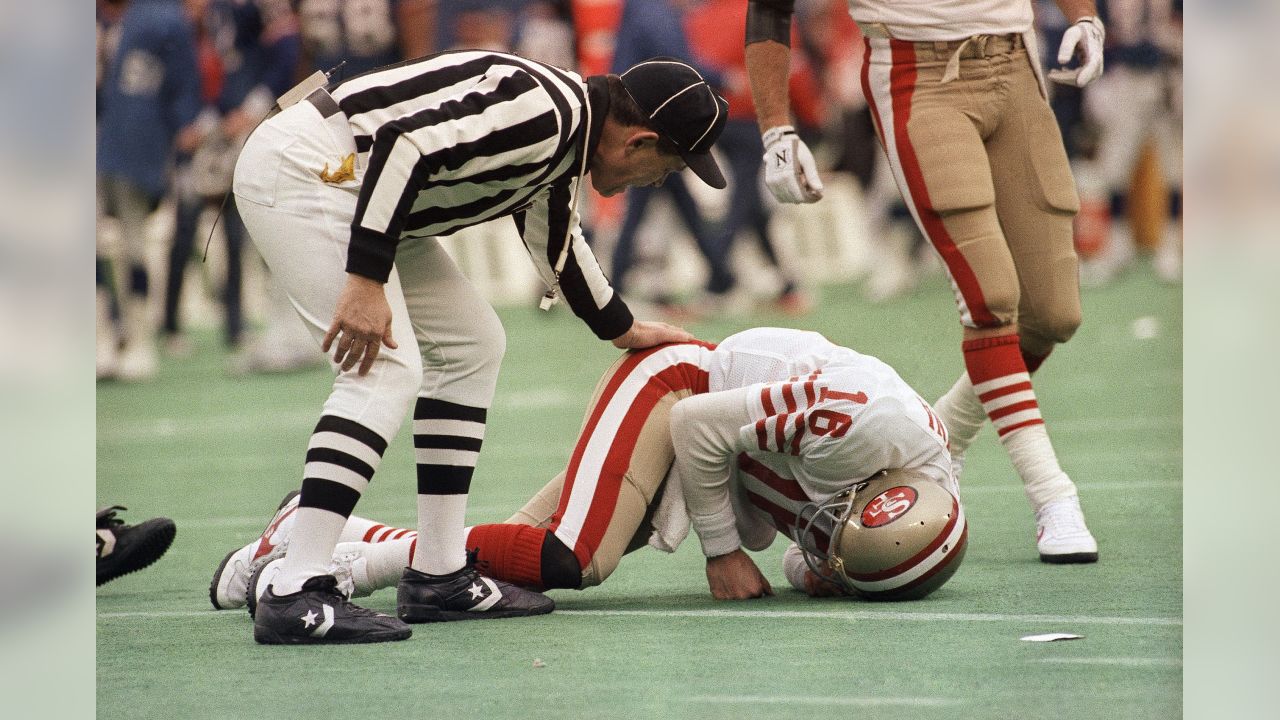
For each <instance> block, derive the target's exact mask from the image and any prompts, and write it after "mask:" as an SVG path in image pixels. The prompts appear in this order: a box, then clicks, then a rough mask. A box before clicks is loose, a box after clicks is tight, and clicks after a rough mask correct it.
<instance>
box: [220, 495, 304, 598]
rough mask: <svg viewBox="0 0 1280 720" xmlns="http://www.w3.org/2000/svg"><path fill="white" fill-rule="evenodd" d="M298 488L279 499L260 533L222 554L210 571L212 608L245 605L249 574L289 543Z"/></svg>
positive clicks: (280, 553)
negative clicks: (278, 503) (277, 505)
mask: <svg viewBox="0 0 1280 720" xmlns="http://www.w3.org/2000/svg"><path fill="white" fill-rule="evenodd" d="M298 496H299V493H298V491H297V490H293V491H291V492H290V493H289V494H288V495H285V496H284V500H281V501H280V506H279V507H277V508H276V514H275V515H274V516H272V518H271V522H269V523H267V527H266V529H265V530H263V531H262V534H261V535H259V536H258V537H256V538H254V540H253V542H250V543H249V544H248V545H245V546H244V547H242V548H239V549H236V550H232V551H231V552H229V553H227V556H226V557H224V558H222V562H221V563H220V564H219V565H218V569H217V570H214V571H213V580H212V581H210V583H209V602H211V603H213V608H214V609H215V610H230V609H232V608H240V607H244V605H245V602H246V601H247V598H248V592H249V577H250V576H251V575H252V574H253V572H254V571H255V570H257V569H258V568H260V567H262V566H263V565H265V564H267V563H268V562H270V561H272V560H274V559H276V558H279V557H283V556H284V552H285V549H286V548H287V547H288V546H289V533H290V532H291V531H292V530H293V520H294V516H295V515H296V512H295V511H296V510H297V509H298Z"/></svg>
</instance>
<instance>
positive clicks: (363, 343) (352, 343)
mask: <svg viewBox="0 0 1280 720" xmlns="http://www.w3.org/2000/svg"><path fill="white" fill-rule="evenodd" d="M334 340H337V343H335V342H334ZM384 343H385V344H386V346H387V347H389V348H393V349H394V348H397V347H399V346H398V345H396V341H395V339H394V338H392V337H391V305H390V304H389V303H388V302H387V294H386V292H385V291H384V290H383V287H382V283H380V282H378V281H377V280H371V279H369V278H367V277H363V276H361V275H353V274H350V273H348V274H347V284H346V285H344V286H343V288H342V294H341V295H339V296H338V308H337V309H336V310H335V311H334V313H333V324H332V325H330V326H329V332H327V333H325V334H324V340H323V341H322V342H321V343H320V347H321V349H323V350H324V351H325V352H329V348H330V347H334V348H335V349H334V351H333V361H334V362H335V363H338V364H340V365H341V366H342V370H343V371H344V372H345V371H347V370H350V369H351V368H353V367H355V366H356V363H359V364H360V370H359V372H360V374H361V375H367V374H368V373H369V368H372V367H373V361H374V360H375V359H377V357H378V352H379V351H380V350H381V349H382V345H383V344H384Z"/></svg>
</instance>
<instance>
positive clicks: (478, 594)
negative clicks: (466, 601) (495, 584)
mask: <svg viewBox="0 0 1280 720" xmlns="http://www.w3.org/2000/svg"><path fill="white" fill-rule="evenodd" d="M467 590H468V591H470V592H471V599H472V600H479V599H480V598H482V597H484V586H483V585H481V584H480V583H475V584H473V585H472V586H471V587H469V588H467Z"/></svg>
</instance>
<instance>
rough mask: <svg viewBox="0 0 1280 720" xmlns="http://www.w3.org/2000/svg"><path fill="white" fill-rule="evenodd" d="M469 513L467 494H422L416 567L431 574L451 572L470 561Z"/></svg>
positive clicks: (414, 555)
mask: <svg viewBox="0 0 1280 720" xmlns="http://www.w3.org/2000/svg"><path fill="white" fill-rule="evenodd" d="M466 516H467V496H466V495H422V494H420V495H418V548H417V550H416V551H415V552H414V554H413V563H412V567H413V569H414V570H417V571H418V572H424V573H427V574H428V575H447V574H449V573H451V572H454V571H455V570H460V569H461V568H462V566H463V565H465V564H466V562H467V547H466V545H467V543H466V538H467V534H466V531H465V529H464V524H465V521H466ZM402 567H403V566H402Z"/></svg>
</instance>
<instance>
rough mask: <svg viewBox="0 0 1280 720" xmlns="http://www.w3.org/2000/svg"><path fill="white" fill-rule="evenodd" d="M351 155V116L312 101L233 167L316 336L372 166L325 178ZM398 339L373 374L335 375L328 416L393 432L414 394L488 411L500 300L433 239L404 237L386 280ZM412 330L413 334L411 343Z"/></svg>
mask: <svg viewBox="0 0 1280 720" xmlns="http://www.w3.org/2000/svg"><path fill="white" fill-rule="evenodd" d="M352 152H355V142H354V139H353V138H352V136H351V132H350V129H349V127H348V126H347V123H346V120H345V118H344V117H343V116H341V115H338V116H335V117H334V118H330V119H328V120H326V119H325V118H323V117H321V115H320V113H319V112H318V111H317V110H316V109H315V108H314V107H313V106H312V105H311V104H310V103H306V102H301V103H298V104H297V105H294V106H292V107H290V108H288V109H287V110H285V111H283V112H281V113H280V114H278V115H276V116H275V117H273V118H271V119H269V120H267V121H266V122H265V123H263V125H262V126H261V127H259V128H258V129H257V130H255V131H254V133H253V134H252V135H251V136H250V138H249V140H248V142H247V143H246V144H245V146H244V150H243V151H242V152H241V154H240V160H239V161H238V162H237V164H236V172H235V180H234V183H233V190H234V192H235V196H236V205H237V207H238V208H239V209H240V214H241V216H242V217H243V219H244V223H245V226H246V227H247V228H248V230H249V234H250V236H251V237H252V238H253V242H254V244H255V245H256V246H257V248H258V251H259V252H260V253H261V254H262V257H263V259H264V260H266V263H267V266H268V267H269V268H270V269H271V274H272V277H273V279H274V280H275V281H276V282H278V283H279V285H280V287H281V288H282V289H283V290H284V292H285V293H286V294H287V295H288V297H289V300H290V302H291V303H292V304H293V307H294V308H295V309H296V310H297V311H298V314H299V315H301V317H302V320H303V322H304V323H305V324H306V326H307V328H308V330H310V332H311V335H312V337H313V338H314V339H315V341H316V347H317V349H316V352H320V350H319V344H320V341H321V340H322V339H323V337H324V334H325V333H326V332H327V331H328V329H329V325H330V323H331V322H332V320H333V314H334V310H335V308H336V307H337V303H338V295H339V293H340V292H341V291H342V287H343V285H344V283H345V282H346V279H347V275H346V263H347V244H348V241H349V240H350V237H351V221H352V218H353V217H354V214H355V207H356V199H357V194H358V193H359V191H360V181H361V180H362V179H363V175H364V168H363V167H357V169H356V178H355V179H354V180H350V181H347V182H343V183H339V184H331V183H326V182H323V181H322V180H321V179H320V171H321V170H322V169H323V168H324V167H325V165H326V164H327V165H328V167H329V170H330V171H333V170H336V169H337V167H338V166H339V165H340V164H341V163H342V159H343V158H344V157H346V156H347V155H348V154H349V153H352ZM386 293H387V302H388V303H389V304H390V305H391V316H392V320H391V330H392V336H393V337H394V338H395V340H396V342H397V343H398V344H399V345H400V347H399V348H397V349H394V350H393V349H391V348H389V347H386V346H385V345H384V346H383V347H382V351H381V352H380V353H379V355H378V359H377V360H376V361H374V364H373V368H372V369H371V370H370V371H369V374H368V375H365V376H363V377H362V376H360V375H358V374H357V373H356V372H355V371H354V370H352V371H348V372H337V370H338V366H337V365H336V364H334V363H333V361H332V358H330V365H331V366H332V367H333V368H334V370H335V372H337V377H336V379H335V380H334V383H333V391H332V393H331V394H330V395H329V399H328V401H326V402H325V406H324V414H326V415H336V416H339V417H343V418H347V419H349V420H354V421H356V422H358V423H361V424H362V425H365V426H366V427H368V428H370V429H371V430H373V431H374V432H376V433H378V434H379V435H381V436H382V437H384V438H386V439H387V440H388V441H390V439H391V438H393V437H394V436H395V434H396V431H397V430H399V428H400V425H401V424H402V423H403V422H404V418H405V416H406V414H407V413H408V412H409V410H410V409H411V408H412V405H413V402H414V398H415V397H418V396H420V397H429V398H434V399H437V400H445V401H448V402H452V403H457V404H460V405H467V406H470V407H480V408H488V407H489V405H490V403H491V402H492V400H493V393H494V387H495V385H496V383H497V378H498V369H499V366H500V365H501V362H502V356H503V353H504V352H505V350H506V335H505V333H504V331H503V329H502V325H501V323H500V322H499V321H498V317H497V315H496V314H495V313H494V311H493V308H491V307H490V306H489V303H488V302H487V301H485V299H484V298H483V297H481V295H480V294H479V293H478V292H477V290H476V289H475V288H474V287H473V286H472V284H471V281H469V280H468V279H467V278H466V277H465V276H464V275H463V274H462V272H461V271H460V270H459V269H458V267H457V265H455V264H454V262H453V260H452V259H451V258H450V257H449V255H448V254H447V253H446V252H445V251H444V250H443V249H442V248H441V247H440V244H439V242H438V241H437V240H436V239H435V238H418V239H412V240H404V241H401V243H400V245H399V246H398V248H397V252H396V263H395V267H394V268H393V269H392V271H391V276H390V278H389V279H388V281H387V284H386ZM411 339H413V340H416V342H412V341H411Z"/></svg>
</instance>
